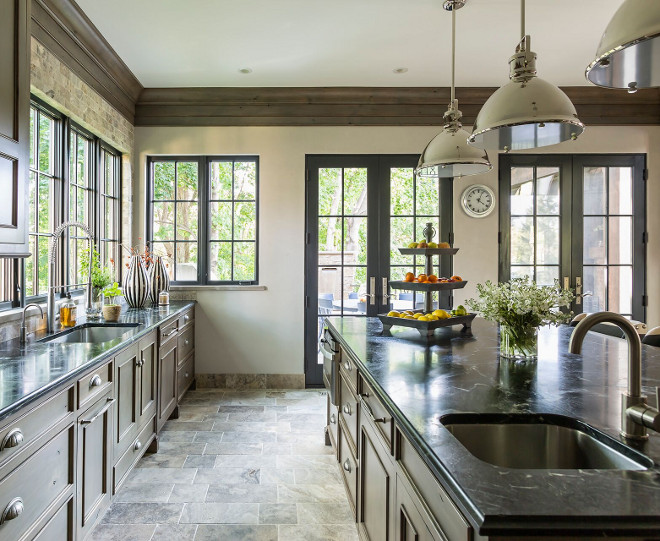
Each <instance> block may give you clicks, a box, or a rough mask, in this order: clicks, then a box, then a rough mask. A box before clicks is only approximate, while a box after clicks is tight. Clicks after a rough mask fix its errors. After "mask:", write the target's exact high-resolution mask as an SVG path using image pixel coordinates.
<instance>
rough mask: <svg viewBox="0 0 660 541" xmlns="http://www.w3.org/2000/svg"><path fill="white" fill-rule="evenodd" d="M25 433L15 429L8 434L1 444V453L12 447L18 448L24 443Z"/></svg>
mask: <svg viewBox="0 0 660 541" xmlns="http://www.w3.org/2000/svg"><path fill="white" fill-rule="evenodd" d="M24 439H25V438H24V437H23V432H21V429H20V428H14V429H12V430H10V431H9V432H7V434H6V435H5V437H4V438H2V443H1V444H0V451H2V450H3V449H8V448H10V447H18V446H19V445H20V444H21V443H23V440H24Z"/></svg>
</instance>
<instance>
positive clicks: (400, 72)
mask: <svg viewBox="0 0 660 541" xmlns="http://www.w3.org/2000/svg"><path fill="white" fill-rule="evenodd" d="M392 71H393V72H394V73H396V74H397V75H400V74H402V73H406V72H407V71H408V68H394V69H393V70H392Z"/></svg>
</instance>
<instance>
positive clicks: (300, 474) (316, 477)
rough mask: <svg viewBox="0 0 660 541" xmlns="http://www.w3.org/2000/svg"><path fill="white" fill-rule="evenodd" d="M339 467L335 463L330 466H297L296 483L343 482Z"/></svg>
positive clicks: (327, 483) (321, 483) (325, 483)
mask: <svg viewBox="0 0 660 541" xmlns="http://www.w3.org/2000/svg"><path fill="white" fill-rule="evenodd" d="M340 475H341V474H340V473H339V469H338V468H337V467H335V466H334V465H333V466H331V467H329V468H296V469H294V470H293V479H294V483H295V484H296V485H334V484H339V483H341V482H342V480H341V476H340Z"/></svg>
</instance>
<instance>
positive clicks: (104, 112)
mask: <svg viewBox="0 0 660 541" xmlns="http://www.w3.org/2000/svg"><path fill="white" fill-rule="evenodd" d="M30 90H31V92H32V94H34V95H35V96H37V97H38V98H40V99H41V100H43V101H44V102H46V103H47V104H49V105H50V106H52V107H53V108H54V109H57V110H58V111H60V112H62V113H63V114H65V115H67V116H68V117H69V118H71V119H73V120H74V121H75V122H76V123H77V124H79V125H80V126H82V127H83V128H85V129H86V130H88V131H90V132H91V133H93V134H95V135H97V136H98V137H100V138H101V139H103V140H104V141H106V142H107V143H109V144H111V145H112V146H113V147H115V148H116V149H117V150H119V151H120V152H121V153H122V167H121V169H122V190H121V191H122V193H121V211H122V226H121V227H122V230H121V242H122V243H123V244H125V245H127V246H130V245H131V244H132V227H131V226H132V223H133V146H134V134H133V132H134V130H133V125H132V124H131V123H130V122H129V121H128V120H127V119H126V118H125V117H124V116H122V115H121V114H120V113H119V112H118V111H117V110H116V109H115V108H114V107H112V105H110V104H109V103H108V102H107V101H105V100H104V99H103V98H102V97H101V96H100V95H99V94H97V92H96V91H95V90H94V89H93V88H91V87H90V86H88V85H87V84H86V83H85V82H84V81H83V80H82V79H80V78H79V77H78V76H77V75H76V74H75V73H73V72H72V71H71V70H70V69H69V68H68V67H67V66H66V65H65V64H64V63H62V62H61V61H60V60H59V59H58V58H57V57H56V56H55V55H54V54H52V53H51V52H50V51H49V50H48V49H47V48H46V47H44V46H43V45H42V44H41V43H39V41H37V40H36V39H35V38H34V37H33V38H32V44H31V62H30ZM44 312H45V309H44ZM29 314H30V316H29V317H28V318H27V326H28V329H29V331H30V332H33V331H35V330H38V329H42V328H44V327H45V326H46V319H45V318H43V319H40V318H39V312H38V310H36V309H35V308H32V309H30V312H29ZM20 318H21V314H20V313H19V312H18V311H11V312H9V313H3V314H0V342H3V341H6V340H11V339H13V338H16V337H18V334H19V328H20Z"/></svg>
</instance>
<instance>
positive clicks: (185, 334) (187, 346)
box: [177, 325, 195, 366]
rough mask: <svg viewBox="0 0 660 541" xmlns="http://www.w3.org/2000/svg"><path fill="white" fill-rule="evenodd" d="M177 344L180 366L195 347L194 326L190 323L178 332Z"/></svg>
mask: <svg viewBox="0 0 660 541" xmlns="http://www.w3.org/2000/svg"><path fill="white" fill-rule="evenodd" d="M177 340H178V343H177V346H178V348H179V359H180V361H179V366H181V365H182V364H183V363H184V362H185V360H186V357H187V356H188V354H189V353H190V352H191V351H192V350H193V349H195V326H194V325H190V326H189V327H186V329H185V330H184V331H182V332H180V333H179V335H178V338H177Z"/></svg>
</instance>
